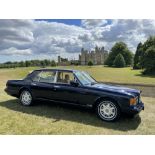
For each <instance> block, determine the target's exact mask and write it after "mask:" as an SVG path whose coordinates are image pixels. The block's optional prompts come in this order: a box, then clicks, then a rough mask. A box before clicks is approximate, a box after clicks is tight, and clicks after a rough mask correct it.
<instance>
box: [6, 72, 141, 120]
mask: <svg viewBox="0 0 155 155" xmlns="http://www.w3.org/2000/svg"><path fill="white" fill-rule="evenodd" d="M5 91H6V92H7V93H8V94H9V95H12V96H15V97H17V98H19V99H20V103H21V104H22V105H24V106H30V105H32V104H33V103H34V101H35V100H45V101H54V102H58V103H66V104H73V105H79V106H83V107H89V108H94V109H95V110H96V113H97V115H98V116H99V118H101V119H102V120H104V121H109V122H110V121H115V120H117V119H119V118H120V116H121V114H122V113H127V114H129V115H132V116H134V115H136V114H138V113H139V112H140V111H141V110H144V104H143V102H142V101H141V95H140V94H141V91H139V90H136V89H130V88H126V87H120V86H113V85H107V84H103V83H98V82H97V81H96V80H95V79H94V78H92V77H91V76H90V75H89V74H88V73H86V72H84V71H78V70H66V69H39V70H35V71H33V72H32V73H30V74H28V75H27V77H26V78H24V79H23V80H9V81H7V84H6V89H5Z"/></svg>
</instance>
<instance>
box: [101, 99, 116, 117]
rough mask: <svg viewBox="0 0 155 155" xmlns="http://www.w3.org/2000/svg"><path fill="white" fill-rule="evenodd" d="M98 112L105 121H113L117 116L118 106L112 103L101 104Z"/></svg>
mask: <svg viewBox="0 0 155 155" xmlns="http://www.w3.org/2000/svg"><path fill="white" fill-rule="evenodd" d="M98 111H99V114H100V115H101V117H103V118H104V119H113V118H114V117H115V116H116V114H117V109H116V106H115V105H114V104H113V103H112V102H111V101H103V102H101V103H100V105H99V109H98Z"/></svg>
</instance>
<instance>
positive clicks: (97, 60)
mask: <svg viewBox="0 0 155 155" xmlns="http://www.w3.org/2000/svg"><path fill="white" fill-rule="evenodd" d="M107 56H108V51H106V50H104V47H101V48H99V47H97V46H96V47H95V50H94V51H87V50H85V49H84V48H82V49H81V54H80V55H79V63H80V64H81V65H87V64H88V62H89V61H92V62H93V64H94V65H103V64H104V62H105V60H106V58H107Z"/></svg>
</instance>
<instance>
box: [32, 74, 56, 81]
mask: <svg viewBox="0 0 155 155" xmlns="http://www.w3.org/2000/svg"><path fill="white" fill-rule="evenodd" d="M55 76H56V72H55V71H41V72H38V73H36V75H35V76H34V77H33V79H32V80H33V81H36V82H45V83H54V82H55Z"/></svg>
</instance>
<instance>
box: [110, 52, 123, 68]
mask: <svg viewBox="0 0 155 155" xmlns="http://www.w3.org/2000/svg"><path fill="white" fill-rule="evenodd" d="M113 64H114V66H115V67H125V66H126V64H125V60H124V57H123V55H122V54H118V55H117V56H116V58H115V60H114V63H113Z"/></svg>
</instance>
